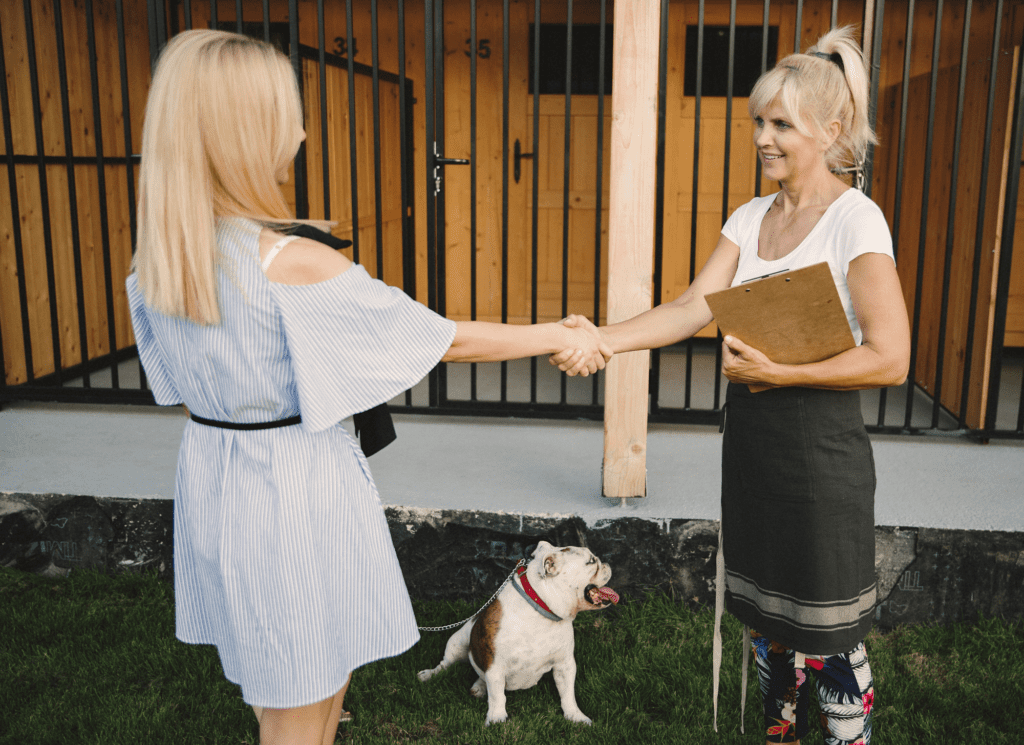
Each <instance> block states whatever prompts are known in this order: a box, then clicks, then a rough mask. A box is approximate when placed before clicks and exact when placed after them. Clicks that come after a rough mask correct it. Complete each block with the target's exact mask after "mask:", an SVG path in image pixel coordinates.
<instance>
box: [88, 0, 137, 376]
mask: <svg viewBox="0 0 1024 745" xmlns="http://www.w3.org/2000/svg"><path fill="white" fill-rule="evenodd" d="M92 3H93V0H85V16H86V18H85V23H86V26H85V28H86V41H87V45H88V49H89V88H90V91H91V93H92V131H93V135H94V141H95V143H96V145H95V147H96V157H95V161H94V162H95V164H96V184H97V192H98V193H97V196H98V197H99V203H100V241H101V245H102V248H103V255H104V261H105V264H106V265H108V266H109V264H110V223H109V217H108V215H107V169H106V165H105V163H106V161H105V159H104V155H103V115H102V111H101V108H100V82H99V69H98V63H97V60H96V24H95V22H94V19H93V5H92ZM134 248H135V243H134V242H133V243H132V249H133V251H134ZM112 300H113V298H110V297H109V293H108V301H107V325H108V333H109V328H110V327H112V325H113V316H112V315H111V313H112V311H111V308H112V307H113V302H112ZM115 346H116V345H115V344H111V346H110V350H109V351H110V353H111V354H113V353H114V352H115V351H116V350H115ZM115 367H116V366H115ZM140 367H141V365H140ZM114 380H117V379H116V378H114Z"/></svg>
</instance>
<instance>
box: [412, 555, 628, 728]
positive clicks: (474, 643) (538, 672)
mask: <svg viewBox="0 0 1024 745" xmlns="http://www.w3.org/2000/svg"><path fill="white" fill-rule="evenodd" d="M515 574H516V576H514V577H512V578H511V579H510V581H509V582H508V584H507V585H505V587H504V588H503V589H502V590H501V592H500V593H498V597H497V598H495V600H494V602H493V603H491V604H490V605H488V606H487V607H486V608H484V609H483V610H482V611H481V612H480V613H479V614H477V615H476V616H475V617H474V618H472V619H470V620H469V621H467V622H466V624H465V625H463V626H462V627H461V628H460V629H459V630H458V631H456V632H455V633H454V634H453V635H452V637H451V639H449V640H448V645H447V646H446V647H445V650H444V659H442V660H441V663H440V664H439V665H438V666H437V667H435V668H433V669H432V670H423V671H421V672H420V673H419V679H420V680H421V681H427V680H430V678H432V677H433V676H434V675H436V674H437V673H439V672H440V671H441V670H444V669H445V668H446V667H449V666H450V665H452V664H453V663H455V662H458V661H460V660H468V661H469V664H470V665H472V666H473V669H474V670H476V673H477V675H478V676H479V678H478V679H477V681H476V682H475V683H474V684H473V687H472V688H471V689H470V690H471V692H472V693H473V695H474V696H476V697H477V698H484V697H486V698H487V721H486V722H485V723H486V724H488V725H490V724H492V723H494V722H504V721H505V720H506V719H507V718H508V713H507V712H506V711H505V691H507V690H508V691H518V690H523V689H525V688H530V687H532V686H534V685H536V684H537V682H538V681H539V680H540V678H541V676H542V675H544V673H546V672H548V671H549V670H550V671H552V673H553V674H554V678H555V685H556V686H557V688H558V695H559V697H560V699H561V702H562V713H563V714H565V718H566V719H568V720H569V721H572V722H582V723H583V724H590V723H591V720H590V718H589V717H588V716H587V715H586V714H584V713H583V712H582V711H580V707H579V706H577V705H576V658H575V656H574V654H573V648H574V646H575V638H574V635H573V628H572V622H573V619H574V618H576V614H577V613H579V612H580V611H584V610H599V609H602V608H607V607H608V605H609V604H611V603H617V602H619V596H618V595H617V594H616V592H615V591H614V590H612V589H611V588H610V587H608V586H607V582H608V580H610V579H611V576H612V570H611V567H609V566H608V565H607V564H602V563H601V561H600V560H599V559H598V558H597V557H596V556H594V554H592V553H591V552H590V551H589V550H587V549H585V548H579V547H576V546H569V547H566V548H558V547H557V546H552V545H551V544H550V543H547V542H545V541H541V542H540V543H539V544H538V545H537V548H536V549H534V552H533V556H532V559H531V560H530V562H529V564H527V565H526V566H525V567H518V568H517V569H516V572H515Z"/></svg>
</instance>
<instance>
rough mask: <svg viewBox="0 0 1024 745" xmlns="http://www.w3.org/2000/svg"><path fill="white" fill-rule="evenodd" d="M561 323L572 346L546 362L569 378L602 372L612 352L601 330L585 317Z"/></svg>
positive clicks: (563, 320)
mask: <svg viewBox="0 0 1024 745" xmlns="http://www.w3.org/2000/svg"><path fill="white" fill-rule="evenodd" d="M561 323H562V325H563V326H565V328H566V329H567V330H569V334H570V338H571V339H574V340H575V341H574V343H573V345H571V346H568V347H566V348H565V349H563V350H562V351H561V352H556V353H555V354H553V355H551V356H550V357H548V362H550V363H551V364H552V365H556V366H557V367H558V369H559V370H561V371H562V372H564V373H565V374H566V375H568V376H569V377H573V376H576V375H580V376H582V377H586V376H588V375H592V374H594V373H595V372H597V371H598V370H603V369H604V366H605V364H606V363H607V362H608V360H610V359H611V358H612V354H613V352H612V348H611V347H610V346H609V345H608V343H607V342H606V341H605V339H604V336H603V335H602V333H601V330H600V329H599V328H598V327H597V326H595V325H594V324H593V323H591V321H590V319H588V318H587V317H586V316H579V315H576V314H571V315H569V316H568V317H566V318H563V319H562V321H561Z"/></svg>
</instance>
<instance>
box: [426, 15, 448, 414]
mask: <svg viewBox="0 0 1024 745" xmlns="http://www.w3.org/2000/svg"><path fill="white" fill-rule="evenodd" d="M423 37H424V38H423V57H424V62H423V64H424V77H425V79H424V86H423V90H424V98H425V101H424V122H425V125H426V145H427V147H426V149H427V152H426V156H427V168H426V175H427V183H426V189H427V195H426V197H427V305H428V306H429V307H430V308H431V309H432V310H435V311H436V310H437V307H438V306H437V294H438V293H437V258H436V257H437V251H438V241H437V194H436V193H435V191H434V189H435V181H434V170H435V168H436V164H435V160H436V156H435V152H434V147H435V145H434V142H435V139H434V138H435V135H436V132H435V126H434V109H435V101H434V99H435V96H434V86H435V82H434V78H435V71H434V0H426V1H425V2H424V4H423ZM442 367H443V365H439V366H438V367H437V368H435V369H434V370H433V371H432V372H431V373H430V376H429V380H428V385H427V393H428V398H427V400H428V403H429V405H430V407H431V408H436V407H438V406H439V405H440V393H439V390H438V389H439V379H440V377H441V375H440V368H442Z"/></svg>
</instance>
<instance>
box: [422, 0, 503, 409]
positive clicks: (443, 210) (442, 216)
mask: <svg viewBox="0 0 1024 745" xmlns="http://www.w3.org/2000/svg"><path fill="white" fill-rule="evenodd" d="M433 2H434V91H435V98H434V122H435V129H434V141H435V142H436V143H437V148H438V151H437V153H438V154H440V155H441V156H443V155H444V149H445V146H446V143H447V134H448V133H447V129H446V128H447V123H446V118H445V108H444V106H445V77H444V76H445V67H444V0H433ZM506 160H507V158H506ZM435 162H442V170H441V171H439V173H440V174H442V175H441V181H440V191H439V193H438V195H437V312H438V313H440V314H441V315H442V316H447V315H448V237H447V236H448V224H447V216H448V207H447V194H446V193H445V188H444V176H443V173H444V171H443V168H444V165H443V161H435ZM437 390H438V395H439V396H440V401H441V403H444V402H445V401H447V400H448V368H447V366H445V365H441V366H440V367H438V370H437Z"/></svg>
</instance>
